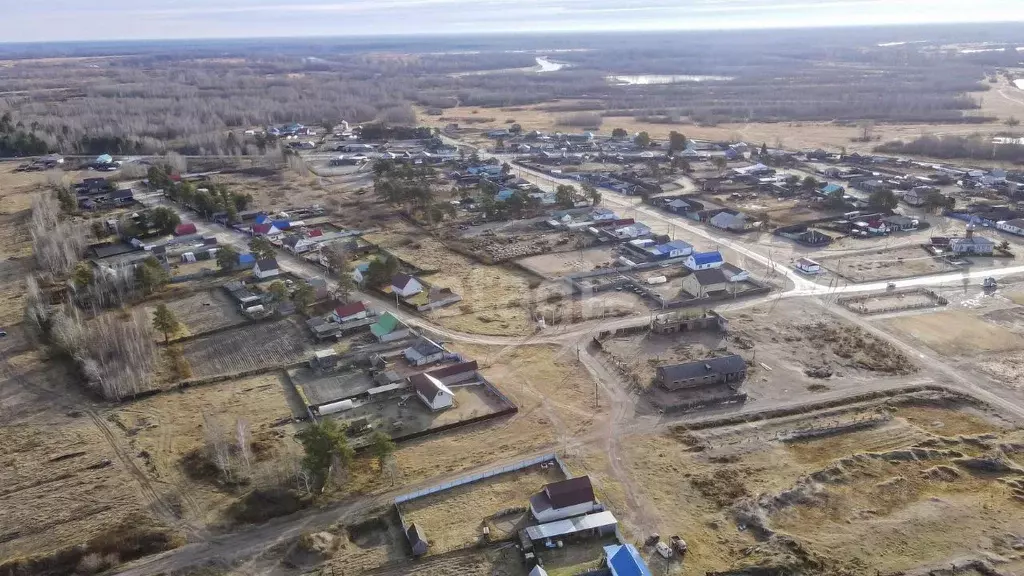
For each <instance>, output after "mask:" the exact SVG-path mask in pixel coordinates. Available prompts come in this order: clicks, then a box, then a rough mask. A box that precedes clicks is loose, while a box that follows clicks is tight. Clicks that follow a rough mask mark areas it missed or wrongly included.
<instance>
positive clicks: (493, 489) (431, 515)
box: [402, 465, 565, 555]
mask: <svg viewBox="0 0 1024 576" xmlns="http://www.w3.org/2000/svg"><path fill="white" fill-rule="evenodd" d="M564 479H565V476H563V475H562V472H561V470H559V468H558V466H550V465H549V466H547V467H546V468H541V467H540V465H538V466H533V467H531V468H528V469H525V470H519V471H516V472H509V473H507V474H501V475H498V476H494V477H491V478H487V479H485V480H481V481H479V482H474V483H472V484H466V485H463V486H459V487H457V488H453V489H451V490H445V491H444V492H438V493H436V494H431V495H430V496H425V497H423V498H419V499H416V500H413V501H411V502H407V503H404V504H402V514H403V515H404V517H405V522H406V524H411V523H415V524H416V525H417V526H419V527H420V528H422V529H423V532H424V534H425V536H426V538H427V540H428V541H429V542H430V552H429V553H430V554H431V555H434V554H441V553H444V552H448V551H451V550H456V549H459V548H465V547H467V546H471V545H473V544H475V543H476V542H479V541H480V539H481V538H482V535H483V532H482V529H483V527H484V526H485V525H486V524H487V522H488V520H490V519H492V518H493V517H494V516H497V515H498V514H499V513H500V512H504V511H506V510H508V509H509V508H522V507H526V506H529V499H530V496H532V495H533V494H535V493H537V492H539V491H540V489H541V488H542V487H543V486H544V485H545V484H548V483H550V482H557V481H559V480H564ZM510 532H512V533H513V534H514V531H510Z"/></svg>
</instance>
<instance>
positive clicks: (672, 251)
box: [651, 240, 693, 258]
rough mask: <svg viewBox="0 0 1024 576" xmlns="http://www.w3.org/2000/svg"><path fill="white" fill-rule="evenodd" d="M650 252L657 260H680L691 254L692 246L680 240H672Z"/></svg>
mask: <svg viewBox="0 0 1024 576" xmlns="http://www.w3.org/2000/svg"><path fill="white" fill-rule="evenodd" d="M651 251H652V252H653V253H654V254H655V256H656V257H658V258H682V257H683V256H689V255H690V254H693V245H692V244H690V243H689V242H684V241H682V240H672V241H671V242H666V243H664V244H658V245H657V246H655V247H654V248H652V249H651Z"/></svg>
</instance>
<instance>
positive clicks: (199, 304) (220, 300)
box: [146, 290, 246, 337]
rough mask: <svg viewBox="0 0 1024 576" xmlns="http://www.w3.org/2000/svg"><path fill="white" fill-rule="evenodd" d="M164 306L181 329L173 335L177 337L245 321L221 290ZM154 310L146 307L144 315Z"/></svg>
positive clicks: (170, 302) (167, 303)
mask: <svg viewBox="0 0 1024 576" xmlns="http://www.w3.org/2000/svg"><path fill="white" fill-rule="evenodd" d="M164 304H166V305H167V308H168V309H169V310H170V311H171V312H172V313H173V314H174V317H175V318H177V320H178V322H179V323H180V324H181V329H180V330H179V331H178V334H176V335H175V336H177V337H181V336H188V335H191V334H201V333H203V332H209V331H210V330H216V329H218V328H225V327H227V326H234V325H235V324H241V323H243V322H245V321H246V318H245V316H243V315H242V314H241V313H240V312H239V311H238V307H237V306H235V304H234V302H232V301H231V298H230V297H229V296H228V295H227V294H225V293H224V291H223V290H210V291H206V292H196V293H194V294H190V295H188V296H185V297H183V298H177V299H174V300H169V301H167V302H164ZM155 310H156V305H155V304H154V305H151V306H146V313H147V314H149V315H150V316H151V317H152V315H153V313H154V311H155Z"/></svg>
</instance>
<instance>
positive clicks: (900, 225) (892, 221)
mask: <svg viewBox="0 0 1024 576" xmlns="http://www.w3.org/2000/svg"><path fill="white" fill-rule="evenodd" d="M882 222H885V224H886V225H887V226H888V227H889V230H899V231H901V232H906V231H908V230H917V228H918V226H920V225H921V221H920V220H918V219H917V218H909V217H907V216H900V215H898V214H895V215H892V216H885V217H883V218H882Z"/></svg>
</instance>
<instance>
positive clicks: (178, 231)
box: [174, 222, 196, 236]
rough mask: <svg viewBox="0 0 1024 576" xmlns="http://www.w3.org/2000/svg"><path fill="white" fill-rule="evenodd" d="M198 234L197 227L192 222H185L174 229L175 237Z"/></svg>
mask: <svg viewBox="0 0 1024 576" xmlns="http://www.w3.org/2000/svg"><path fill="white" fill-rule="evenodd" d="M195 233H196V225H195V224H193V223H192V222H185V223H182V224H178V225H177V226H175V227H174V235H175V236H188V235H189V234H195Z"/></svg>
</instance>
